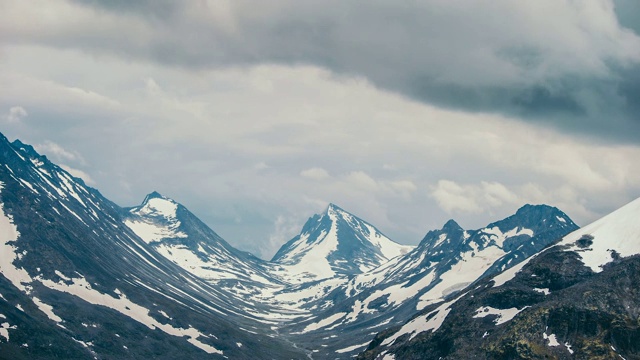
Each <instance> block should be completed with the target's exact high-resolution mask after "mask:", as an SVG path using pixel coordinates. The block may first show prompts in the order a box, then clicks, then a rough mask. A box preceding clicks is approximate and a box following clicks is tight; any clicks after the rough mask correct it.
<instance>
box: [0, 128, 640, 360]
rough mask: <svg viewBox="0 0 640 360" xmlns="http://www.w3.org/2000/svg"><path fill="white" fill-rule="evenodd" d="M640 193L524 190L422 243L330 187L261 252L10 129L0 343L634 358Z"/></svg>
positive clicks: (1, 195) (18, 355)
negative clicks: (343, 203) (578, 199)
mask: <svg viewBox="0 0 640 360" xmlns="http://www.w3.org/2000/svg"><path fill="white" fill-rule="evenodd" d="M634 204H635V205H634ZM638 204H640V203H639V202H638V201H636V202H635V203H632V204H630V205H628V206H627V207H625V208H623V209H622V210H620V211H618V212H615V213H613V214H611V215H610V216H608V217H605V218H603V219H602V220H600V222H596V223H594V224H592V225H590V226H587V227H585V228H583V229H582V230H579V229H578V227H577V226H576V225H575V224H574V223H573V221H571V219H570V218H569V217H568V216H567V215H566V214H564V213H563V212H562V211H560V210H558V209H556V208H553V207H550V206H546V205H525V206H523V207H522V208H520V209H519V210H518V211H517V212H516V213H515V214H514V215H512V216H510V217H508V218H506V219H504V220H500V221H497V222H494V223H492V224H489V225H487V226H486V227H484V228H481V229H478V230H465V229H462V228H461V227H460V226H459V225H458V224H457V223H456V222H455V221H453V220H450V221H449V222H447V223H446V224H445V225H444V226H443V227H442V229H440V230H433V231H429V232H428V233H427V234H426V236H425V237H424V239H423V240H422V241H421V242H420V244H419V245H418V246H415V247H414V246H406V245H400V244H398V243H396V242H394V241H392V240H391V239H389V238H388V237H386V236H385V235H384V234H382V233H381V232H380V231H379V230H378V229H376V228H375V227H374V226H373V225H371V224H369V223H367V222H366V221H364V220H362V219H360V218H358V217H356V216H355V215H353V214H350V213H349V212H347V211H345V210H343V209H341V208H340V207H338V206H337V205H334V204H330V205H329V206H328V208H327V209H326V211H325V212H324V213H322V214H318V215H314V216H312V217H311V218H310V219H309V220H308V221H307V223H306V224H304V226H303V227H302V230H301V232H300V234H299V235H297V236H295V237H294V238H293V239H291V240H290V241H289V242H287V243H286V244H284V245H283V246H282V248H281V249H280V250H279V251H278V252H277V253H276V255H275V256H274V257H273V259H272V260H270V261H265V260H262V259H259V258H257V257H255V256H253V255H251V254H249V253H246V252H243V251H240V250H237V249H235V248H234V247H233V246H231V245H230V244H229V243H227V242H226V241H225V240H224V239H222V238H221V237H220V236H219V235H218V234H216V233H215V232H214V231H213V230H212V229H210V228H209V227H208V226H207V225H206V224H204V223H203V222H202V221H200V220H199V219H198V218H197V217H196V216H195V215H194V214H192V213H191V212H190V211H189V210H188V209H186V208H185V207H184V206H182V205H181V204H179V203H178V202H176V201H175V200H173V199H170V198H168V197H165V196H163V195H161V194H159V193H157V192H152V193H150V194H149V195H147V196H146V198H145V199H144V201H143V202H142V203H141V204H140V205H139V206H135V207H131V208H122V207H119V206H118V205H116V204H114V203H113V202H111V201H109V200H108V199H106V198H104V197H103V196H102V195H101V194H100V192H99V191H97V190H95V189H93V188H90V187H88V186H87V185H86V184H85V183H84V182H83V181H82V180H81V179H78V178H75V177H73V176H71V175H70V174H69V173H68V172H66V171H65V170H63V169H62V168H60V167H59V166H57V165H55V164H53V163H51V162H50V161H49V160H48V159H47V158H46V157H45V156H41V155H40V154H38V153H37V152H36V151H35V150H34V149H33V147H31V146H29V145H26V144H23V143H22V142H20V141H18V140H16V141H14V142H12V143H11V142H9V141H8V140H7V139H6V138H5V137H4V136H2V135H1V134H0V272H1V274H2V276H0V358H1V359H54V358H56V359H59V358H65V359H85V358H86V359H93V358H97V359H102V358H118V359H139V358H144V357H149V358H164V359H175V358H189V359H204V358H214V359H215V358H229V359H261V358H265V359H304V358H312V359H336V358H337V359H347V358H352V357H353V356H356V355H358V353H360V355H358V356H360V357H361V358H367V359H374V358H380V359H382V358H384V359H394V358H395V359H405V358H440V357H443V358H452V359H453V358H465V357H469V356H475V357H480V358H504V359H509V358H527V357H530V358H544V357H560V358H562V357H571V356H577V357H578V358H590V357H592V356H596V357H597V356H601V357H602V358H609V357H611V358H613V357H615V356H617V355H620V356H623V357H624V358H627V359H632V358H634V356H635V358H637V357H638V356H639V354H640V349H638V346H639V345H637V343H638V342H637V341H633V340H634V339H638V338H640V337H639V336H638V335H640V333H639V332H638V331H639V330H638V323H637V318H638V317H637V313H639V312H640V307H639V306H638V300H637V299H639V298H638V296H637V295H638V294H636V292H637V291H638V290H637V289H638V288H639V287H638V285H640V284H637V280H638V278H639V277H640V276H638V275H639V274H638V272H637V270H636V269H638V267H637V266H638V265H639V264H637V261H638V259H637V256H636V254H638V253H639V252H640V245H639V244H640V231H638V223H639V222H638V221H637V220H636V219H637V218H638V215H640V206H639V205H638ZM567 234H570V235H567ZM563 236H564V240H561V239H562V238H563ZM560 240H561V242H560V243H558V241H560ZM634 271H635V272H634ZM634 316H635V318H634ZM634 319H635V320H634ZM634 321H635V322H634ZM543 325H544V329H543V330H542V332H541V331H540V329H542V326H543ZM485 333H486V334H485ZM376 334H377V335H376ZM625 339H626V340H625ZM556 343H558V344H559V345H556ZM612 348H613V350H612ZM572 352H573V353H572ZM574 354H575V355H574Z"/></svg>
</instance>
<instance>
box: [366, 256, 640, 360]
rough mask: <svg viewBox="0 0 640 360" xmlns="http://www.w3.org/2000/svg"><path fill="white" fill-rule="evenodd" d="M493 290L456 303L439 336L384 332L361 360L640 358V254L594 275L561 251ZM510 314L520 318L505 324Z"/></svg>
mask: <svg viewBox="0 0 640 360" xmlns="http://www.w3.org/2000/svg"><path fill="white" fill-rule="evenodd" d="M493 285H494V281H493V280H485V281H483V282H482V283H480V284H479V285H478V287H477V288H475V289H473V290H471V291H469V292H468V293H466V294H465V295H464V296H463V297H461V298H460V299H459V300H458V301H455V302H454V303H453V304H451V306H450V312H449V313H448V315H447V316H446V318H445V320H444V322H443V323H442V325H441V326H440V327H438V328H437V329H436V330H435V331H433V332H431V331H425V332H421V333H419V334H417V335H415V336H414V337H413V338H411V335H410V334H406V335H403V337H398V338H397V339H396V340H395V341H394V342H392V343H390V344H387V346H383V345H382V344H383V343H384V341H385V339H387V338H389V337H390V336H393V335H394V334H395V333H396V331H395V330H396V329H393V330H389V331H387V332H386V333H380V334H378V335H377V336H376V339H375V340H374V341H373V342H372V343H371V344H370V345H369V348H368V349H367V350H366V351H365V352H363V353H361V354H360V355H359V356H358V359H376V358H381V354H383V353H385V354H387V353H389V354H394V355H395V358H396V359H462V358H478V359H554V358H556V359H557V358H559V359H565V358H576V359H620V358H625V359H640V256H638V255H636V256H632V257H628V258H625V259H620V260H617V261H614V262H612V263H609V264H607V265H606V266H605V269H604V270H603V271H602V272H600V273H594V272H592V271H591V269H589V268H588V267H586V266H584V265H583V264H582V262H581V261H579V257H578V254H577V253H575V252H571V251H569V252H567V251H562V250H561V249H560V247H553V248H550V249H548V250H547V251H545V252H543V253H542V254H540V255H539V256H537V257H536V258H534V259H532V260H531V261H530V262H529V263H528V264H526V265H525V266H524V267H523V268H522V270H521V271H520V272H518V273H517V275H516V276H515V278H513V279H512V280H511V281H508V282H507V283H505V284H504V285H502V286H497V287H494V286H493ZM437 306H438V305H433V306H431V307H429V308H427V309H425V310H424V311H423V312H421V314H419V315H418V316H417V318H419V317H424V316H425V315H426V314H429V313H430V312H433V311H434V309H435V308H437ZM486 308H492V309H498V310H499V311H497V313H498V314H493V313H494V312H496V311H492V310H490V311H488V312H487V311H486V310H483V309H486ZM509 309H511V310H513V311H514V312H515V313H516V315H514V317H513V318H512V319H511V320H507V321H504V322H502V321H501V320H504V317H505V316H507V315H500V314H507V313H508V312H509ZM483 311H484V312H483ZM482 315H484V316H482Z"/></svg>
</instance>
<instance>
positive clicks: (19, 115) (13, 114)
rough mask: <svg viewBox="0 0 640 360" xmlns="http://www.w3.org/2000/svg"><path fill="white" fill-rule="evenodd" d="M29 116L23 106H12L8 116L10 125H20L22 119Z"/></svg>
mask: <svg viewBox="0 0 640 360" xmlns="http://www.w3.org/2000/svg"><path fill="white" fill-rule="evenodd" d="M28 115H29V114H28V113H27V110H25V109H24V108H23V107H22V106H12V107H11V109H9V113H8V114H7V121H8V122H9V123H18V122H20V121H22V119H24V118H26V117H27V116H28Z"/></svg>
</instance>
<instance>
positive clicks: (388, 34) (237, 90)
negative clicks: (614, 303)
mask: <svg viewBox="0 0 640 360" xmlns="http://www.w3.org/2000/svg"><path fill="white" fill-rule="evenodd" d="M0 125H1V126H0V131H2V132H3V133H4V134H5V135H6V136H7V137H9V139H11V140H13V139H16V138H19V139H21V140H22V141H24V142H26V143H30V144H32V145H34V146H35V147H36V149H37V150H38V151H39V152H41V153H42V154H45V155H47V156H48V157H49V158H50V159H52V160H53V161H54V162H56V163H58V164H61V165H62V166H63V167H65V168H66V169H68V170H69V171H70V172H72V174H74V175H76V176H79V177H82V178H83V179H85V181H86V182H87V183H88V184H89V185H91V186H93V187H96V188H97V189H99V190H100V191H101V192H102V193H103V194H104V195H105V196H107V197H108V198H109V199H111V200H113V201H115V202H116V203H118V204H119V205H121V206H133V205H136V204H138V203H140V202H141V201H142V200H143V198H144V196H145V195H146V194H147V193H149V192H151V191H154V190H157V191H159V192H161V193H162V194H164V195H166V196H169V197H171V198H174V199H175V200H176V201H178V202H180V203H182V204H184V205H185V206H187V207H188V208H189V209H190V210H191V211H192V212H194V213H195V214H196V215H197V216H198V217H200V218H201V219H202V220H203V221H205V222H206V223H207V224H208V225H209V226H211V227H212V228H213V229H214V230H215V231H217V232H218V233H219V234H220V235H221V236H223V237H224V238H225V239H226V240H227V241H229V242H230V243H231V244H233V245H235V246H236V247H238V248H240V249H243V250H247V251H251V252H253V253H255V254H256V255H259V256H262V257H264V258H270V257H271V256H272V255H273V254H274V253H275V251H276V250H277V248H278V247H279V246H280V245H281V244H282V243H284V242H285V241H287V240H289V239H290V238H291V237H293V236H294V235H295V234H296V233H298V232H299V231H300V228H301V227H302V225H303V224H304V222H305V221H306V219H307V218H308V217H310V216H311V215H313V214H314V213H318V212H321V211H323V210H324V208H325V207H326V206H327V204H328V203H330V202H333V203H335V204H337V205H339V206H341V207H343V208H344V209H345V210H348V211H350V212H352V213H354V214H356V215H357V216H359V217H361V218H363V219H365V220H367V221H369V222H371V223H373V224H374V225H376V226H377V227H378V228H379V229H380V230H381V231H382V232H384V233H385V234H387V235H388V236H389V237H391V238H392V239H394V240H396V241H397V242H400V243H404V244H416V243H418V242H419V241H420V240H421V239H422V237H423V236H424V234H425V233H426V232H427V231H428V230H431V229H435V228H440V227H441V226H442V224H444V222H446V220H448V219H450V218H454V219H456V220H457V221H458V222H459V223H460V224H461V225H462V226H463V227H465V228H467V229H474V228H479V227H482V226H484V225H486V224H488V223H489V222H492V221H495V220H499V219H501V218H503V217H506V216H508V215H510V214H512V213H514V212H515V211H516V210H517V209H518V208H519V207H520V206H522V205H524V204H525V203H534V204H538V203H546V204H550V205H553V206H557V207H559V208H560V209H561V210H563V211H565V212H566V213H567V214H568V215H569V216H570V217H572V218H573V219H574V221H576V222H577V223H578V224H579V225H586V224H587V223H589V222H590V221H592V220H595V219H596V218H598V217H600V216H602V215H604V214H606V213H608V212H610V211H612V210H614V209H616V208H618V207H620V206H622V205H624V204H625V203H627V202H628V201H631V200H632V199H635V198H637V197H639V196H640V170H639V169H640V166H639V165H640V2H638V1H637V0H617V1H607V0H585V1H573V0H531V1H512V0H464V1H463V0H426V1H371V0H366V1H364V0H363V1H358V0H356V1H331V0H323V1H302V0H291V1H288V0H277V1H241V0H240V1H239V0H233V1H231V0H229V1H227V0H194V1H175V2H173V1H167V0H153V1H151V0H145V1H136V2H130V1H126V0H110V1H107V0H104V1H102V0H76V1H64V0H39V1H36V0H20V1H15V0H0Z"/></svg>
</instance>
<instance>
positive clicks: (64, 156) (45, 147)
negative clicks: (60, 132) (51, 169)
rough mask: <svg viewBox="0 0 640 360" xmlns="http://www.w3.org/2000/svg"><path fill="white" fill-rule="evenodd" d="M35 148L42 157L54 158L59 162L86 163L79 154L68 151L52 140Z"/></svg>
mask: <svg viewBox="0 0 640 360" xmlns="http://www.w3.org/2000/svg"><path fill="white" fill-rule="evenodd" d="M33 147H34V149H35V150H36V151H37V152H38V153H40V154H42V155H47V156H53V157H54V158H55V159H56V160H57V161H72V162H78V163H80V164H84V163H85V160H84V158H83V157H82V155H80V154H79V153H78V152H76V151H68V150H66V149H65V148H63V147H62V146H60V145H58V144H56V143H54V142H53V141H50V140H47V141H45V142H43V143H41V144H36V145H34V146H33Z"/></svg>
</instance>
